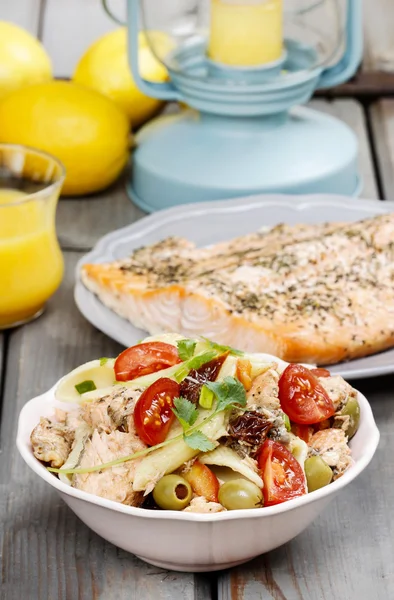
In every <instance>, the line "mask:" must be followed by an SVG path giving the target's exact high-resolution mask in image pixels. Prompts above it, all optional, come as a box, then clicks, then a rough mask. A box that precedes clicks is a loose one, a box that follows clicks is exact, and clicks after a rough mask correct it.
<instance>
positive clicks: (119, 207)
mask: <svg viewBox="0 0 394 600" xmlns="http://www.w3.org/2000/svg"><path fill="white" fill-rule="evenodd" d="M144 214H145V213H143V212H142V210H140V209H139V208H137V207H136V206H134V204H132V203H131V201H130V200H129V198H128V196H127V193H126V188H125V177H123V178H121V179H120V180H119V181H118V182H116V183H115V184H114V185H113V186H111V187H110V188H109V189H107V190H105V191H104V192H102V193H101V194H96V195H94V196H91V197H88V198H75V199H71V198H62V199H61V200H60V201H59V205H58V210H57V218H56V221H57V232H58V236H59V240H60V244H61V245H62V247H63V248H77V249H78V250H84V249H86V250H88V249H89V248H91V247H92V246H93V245H94V244H95V243H96V242H97V240H98V239H99V238H101V237H102V236H103V235H105V234H106V233H109V232H110V231H113V230H114V229H119V228H120V227H125V226H126V225H129V224H130V223H134V221H137V220H138V219H139V218H141V217H142V216H143V215H144Z"/></svg>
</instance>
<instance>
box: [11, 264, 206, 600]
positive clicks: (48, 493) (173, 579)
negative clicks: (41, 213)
mask: <svg viewBox="0 0 394 600" xmlns="http://www.w3.org/2000/svg"><path fill="white" fill-rule="evenodd" d="M78 258H79V255H78V254H77V253H69V254H67V255H66V263H67V272H66V276H65V280H64V283H63V285H62V287H61V289H60V290H59V291H58V292H57V294H56V295H55V297H54V298H53V299H52V301H51V302H50V303H49V305H48V308H47V311H46V313H45V314H44V315H43V316H42V317H41V318H40V319H38V320H37V321H35V322H33V323H31V324H29V325H27V326H25V327H23V328H20V329H17V330H14V331H13V332H12V334H11V336H10V343H9V355H8V368H7V375H6V381H5V390H4V391H5V394H4V410H3V418H2V425H1V450H2V452H1V455H0V458H1V460H0V549H1V550H0V574H1V579H0V582H1V583H0V598H1V600H21V599H22V598H26V599H28V600H54V599H55V598H56V599H57V600H79V599H82V600H96V599H108V600H109V599H110V600H126V599H127V600H153V599H155V600H156V599H157V600H160V599H163V600H203V598H204V599H209V598H210V593H209V589H210V581H209V579H208V578H204V577H203V576H201V577H200V576H199V577H196V578H195V577H194V576H193V575H189V574H179V573H168V572H166V571H163V570H161V569H158V568H156V567H151V566H148V565H147V564H145V563H143V562H141V561H139V560H138V559H137V558H135V557H134V556H132V555H130V554H127V553H126V552H123V551H121V550H119V549H117V548H116V547H115V546H112V545H111V544H109V543H106V542H105V541H104V540H102V539H101V538H99V537H98V536H97V535H95V534H94V533H93V532H91V531H90V530H89V529H88V528H87V527H85V526H84V525H83V524H82V523H81V522H80V521H79V520H78V519H77V518H76V517H75V516H74V514H73V513H72V512H71V511H70V510H69V509H68V508H67V507H66V505H65V504H64V503H63V502H62V501H61V500H60V499H59V497H58V496H57V494H56V493H55V492H54V491H53V490H51V489H50V488H49V487H48V486H46V485H45V484H44V482H42V481H41V480H39V478H37V477H36V476H35V475H34V474H33V473H32V472H30V471H29V469H28V467H27V466H26V465H25V464H24V463H23V461H22V459H21V458H20V456H19V454H18V452H17V450H16V448H15V436H16V427H17V418H18V414H19V411H20V409H21V408H22V406H23V405H24V403H25V402H26V401H27V400H28V399H30V398H31V397H33V396H34V395H36V394H40V393H42V392H44V391H45V390H47V389H49V387H50V386H52V385H53V383H54V382H55V381H56V380H57V379H59V377H61V376H62V375H63V374H64V373H66V372H67V371H69V370H70V369H72V368H74V367H75V366H77V365H78V364H80V363H82V362H84V361H87V360H90V359H92V358H94V357H97V356H111V355H116V354H117V353H118V352H119V350H120V349H121V348H120V346H118V345H117V344H116V343H114V342H112V341H111V340H110V339H109V338H107V337H105V336H104V335H102V334H101V333H99V332H97V331H96V330H95V329H93V327H92V326H91V325H89V324H88V323H87V322H86V321H85V320H84V319H83V318H82V316H81V315H80V314H79V313H78V311H77V309H76V307H75V304H74V301H73V297H72V289H73V280H74V267H75V263H76V260H77V259H78ZM152 543H154V542H153V541H152Z"/></svg>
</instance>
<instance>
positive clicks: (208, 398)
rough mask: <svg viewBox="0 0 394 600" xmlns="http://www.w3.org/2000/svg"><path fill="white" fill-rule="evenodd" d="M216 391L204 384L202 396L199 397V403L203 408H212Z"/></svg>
mask: <svg viewBox="0 0 394 600" xmlns="http://www.w3.org/2000/svg"><path fill="white" fill-rule="evenodd" d="M214 397H215V396H214V393H213V391H212V390H210V389H208V388H207V386H206V385H203V386H202V388H201V392H200V398H199V399H198V403H199V405H200V406H201V408H206V409H207V410H211V408H212V404H213V400H214Z"/></svg>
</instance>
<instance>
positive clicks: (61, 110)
mask: <svg viewBox="0 0 394 600" xmlns="http://www.w3.org/2000/svg"><path fill="white" fill-rule="evenodd" d="M0 142H7V143H12V144H25V145H27V146H34V147H36V148H40V149H41V150H46V151H47V152H50V153H51V154H53V155H54V156H56V157H57V158H59V159H60V160H61V161H62V162H63V164H64V166H65V167H66V172H67V175H66V181H65V184H64V187H63V194H66V195H71V196H79V195H82V194H90V193H92V192H96V191H98V190H101V189H103V188H105V187H107V186H108V185H110V184H111V183H112V182H113V181H114V180H115V179H116V177H117V176H118V175H119V173H120V172H121V170H122V169H123V167H124V165H125V163H126V161H127V158H128V148H129V121H128V119H127V116H126V115H125V113H124V112H123V111H122V110H121V109H120V108H119V107H118V106H117V105H116V104H115V103H114V102H112V100H109V98H106V97H105V96H103V95H102V94H99V93H98V92H95V91H93V90H89V89H87V88H85V87H82V86H80V85H77V84H75V83H72V82H67V81H52V82H50V83H43V84H39V85H33V86H28V87H26V88H23V89H21V90H18V91H16V92H13V93H12V94H10V95H8V96H7V97H6V98H4V99H3V101H2V102H0Z"/></svg>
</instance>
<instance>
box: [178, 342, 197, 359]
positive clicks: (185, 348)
mask: <svg viewBox="0 0 394 600" xmlns="http://www.w3.org/2000/svg"><path fill="white" fill-rule="evenodd" d="M177 346H178V354H179V358H180V359H181V360H188V359H189V358H192V357H193V354H194V350H195V349H196V346H197V342H195V341H194V340H179V342H177Z"/></svg>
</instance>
